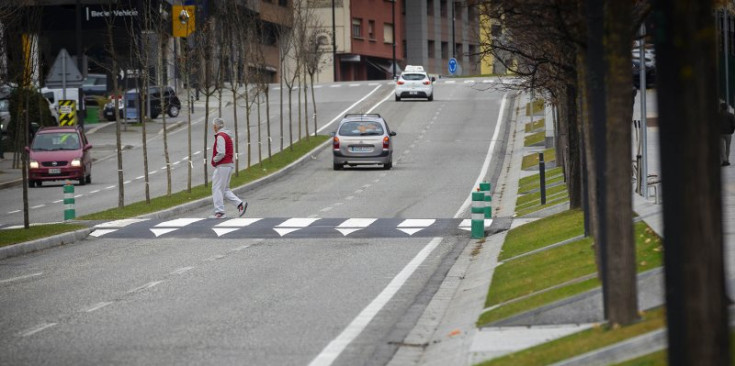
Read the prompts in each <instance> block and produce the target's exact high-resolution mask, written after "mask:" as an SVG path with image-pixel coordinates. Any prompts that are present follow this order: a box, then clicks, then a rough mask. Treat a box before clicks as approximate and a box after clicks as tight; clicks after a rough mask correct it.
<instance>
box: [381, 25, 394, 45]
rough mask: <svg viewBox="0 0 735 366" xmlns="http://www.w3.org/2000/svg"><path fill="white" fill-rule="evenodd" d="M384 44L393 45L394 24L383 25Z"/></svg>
mask: <svg viewBox="0 0 735 366" xmlns="http://www.w3.org/2000/svg"><path fill="white" fill-rule="evenodd" d="M383 42H385V43H390V44H393V24H390V23H383Z"/></svg>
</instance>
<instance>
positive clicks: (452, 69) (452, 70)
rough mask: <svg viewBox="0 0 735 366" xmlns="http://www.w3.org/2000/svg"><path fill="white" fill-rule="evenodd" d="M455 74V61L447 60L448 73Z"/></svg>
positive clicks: (454, 59) (452, 59) (453, 59)
mask: <svg viewBox="0 0 735 366" xmlns="http://www.w3.org/2000/svg"><path fill="white" fill-rule="evenodd" d="M455 72H457V59H456V58H454V57H452V58H450V59H449V73H450V74H452V75H454V73H455Z"/></svg>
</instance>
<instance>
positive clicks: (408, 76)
mask: <svg viewBox="0 0 735 366" xmlns="http://www.w3.org/2000/svg"><path fill="white" fill-rule="evenodd" d="M401 77H402V78H403V80H424V79H426V75H425V74H406V73H403V75H401Z"/></svg>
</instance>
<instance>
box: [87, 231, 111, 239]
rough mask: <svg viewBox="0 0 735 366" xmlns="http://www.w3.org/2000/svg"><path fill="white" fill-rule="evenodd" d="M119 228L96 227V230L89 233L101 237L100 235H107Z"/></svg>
mask: <svg viewBox="0 0 735 366" xmlns="http://www.w3.org/2000/svg"><path fill="white" fill-rule="evenodd" d="M117 230H118V229H96V230H95V231H93V232H91V233H89V235H91V236H93V237H95V238H99V237H101V236H104V235H107V234H109V233H114V232H115V231H117Z"/></svg>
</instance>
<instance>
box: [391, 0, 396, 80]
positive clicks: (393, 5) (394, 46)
mask: <svg viewBox="0 0 735 366" xmlns="http://www.w3.org/2000/svg"><path fill="white" fill-rule="evenodd" d="M391 16H392V17H393V79H395V78H396V0H393V4H392V6H391Z"/></svg>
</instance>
